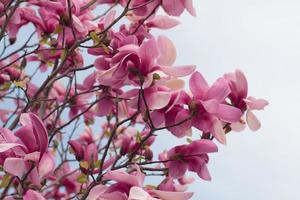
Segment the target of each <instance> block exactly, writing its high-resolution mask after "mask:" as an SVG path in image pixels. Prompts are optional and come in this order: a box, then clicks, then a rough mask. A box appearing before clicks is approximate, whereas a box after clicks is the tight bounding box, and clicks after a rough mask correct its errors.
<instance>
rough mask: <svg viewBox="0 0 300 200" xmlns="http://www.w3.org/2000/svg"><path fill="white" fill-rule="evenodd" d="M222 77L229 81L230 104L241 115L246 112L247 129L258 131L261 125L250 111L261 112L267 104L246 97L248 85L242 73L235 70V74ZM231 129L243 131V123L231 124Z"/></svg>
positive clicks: (262, 100) (263, 101)
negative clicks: (239, 111)
mask: <svg viewBox="0 0 300 200" xmlns="http://www.w3.org/2000/svg"><path fill="white" fill-rule="evenodd" d="M224 77H225V78H226V79H227V80H228V81H229V86H230V88H231V93H230V94H229V99H230V101H231V103H232V104H233V105H234V106H235V107H237V108H239V109H240V110H241V111H242V112H243V113H244V112H246V121H247V124H248V126H249V128H250V129H251V130H253V131H256V130H258V129H259V128H260V126H261V124H260V122H259V120H258V119H257V118H256V116H255V115H254V113H253V112H252V111H253V110H262V109H264V107H265V106H267V105H268V104H269V103H268V102H267V101H266V100H264V99H256V98H254V97H251V96H250V97H248V83H247V79H246V77H245V75H244V74H243V72H242V71H240V70H236V71H235V73H230V74H225V75H224ZM231 128H233V129H234V130H236V131H240V130H243V129H244V128H245V123H243V122H240V121H239V122H236V123H233V124H231Z"/></svg>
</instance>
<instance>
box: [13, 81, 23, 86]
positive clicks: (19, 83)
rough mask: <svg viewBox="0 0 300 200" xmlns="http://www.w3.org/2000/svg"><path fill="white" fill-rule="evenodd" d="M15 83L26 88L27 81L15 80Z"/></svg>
mask: <svg viewBox="0 0 300 200" xmlns="http://www.w3.org/2000/svg"><path fill="white" fill-rule="evenodd" d="M13 83H14V84H15V85H16V86H17V87H18V88H25V86H26V82H25V81H13Z"/></svg>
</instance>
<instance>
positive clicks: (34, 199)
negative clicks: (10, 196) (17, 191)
mask: <svg viewBox="0 0 300 200" xmlns="http://www.w3.org/2000/svg"><path fill="white" fill-rule="evenodd" d="M23 200H46V199H45V198H44V197H43V195H42V194H41V193H39V192H37V191H34V190H31V189H29V190H27V192H26V194H25V195H24V196H23Z"/></svg>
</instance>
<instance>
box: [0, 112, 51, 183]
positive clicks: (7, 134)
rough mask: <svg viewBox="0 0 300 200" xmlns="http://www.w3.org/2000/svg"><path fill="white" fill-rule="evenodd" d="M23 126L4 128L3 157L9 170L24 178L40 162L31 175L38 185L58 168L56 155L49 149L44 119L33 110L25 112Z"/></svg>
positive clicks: (2, 134) (2, 135) (2, 161)
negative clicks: (32, 165)
mask: <svg viewBox="0 0 300 200" xmlns="http://www.w3.org/2000/svg"><path fill="white" fill-rule="evenodd" d="M21 124H22V127H21V128H20V129H19V130H17V131H16V132H15V134H14V133H13V132H11V131H10V130H8V129H6V128H1V130H0V131H1V143H0V160H1V163H2V164H3V168H4V170H5V171H6V172H8V173H10V174H12V175H14V176H17V177H19V178H22V176H23V175H24V174H26V173H27V172H28V171H29V170H30V168H31V164H30V163H31V162H33V163H34V165H36V166H35V167H34V168H33V170H31V172H30V174H29V177H30V179H31V181H32V183H34V184H35V185H37V186H39V185H40V181H41V180H42V179H44V178H47V176H48V175H50V174H51V173H52V171H53V169H54V164H55V163H54V158H53V156H52V155H51V152H50V151H48V134H47V131H46V129H45V127H44V125H43V123H42V122H41V120H40V119H39V118H38V117H37V116H36V115H35V114H33V113H29V114H22V116H21Z"/></svg>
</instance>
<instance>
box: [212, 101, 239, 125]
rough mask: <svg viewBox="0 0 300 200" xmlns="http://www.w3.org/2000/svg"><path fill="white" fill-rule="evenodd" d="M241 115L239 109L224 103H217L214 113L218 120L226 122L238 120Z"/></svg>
mask: <svg viewBox="0 0 300 200" xmlns="http://www.w3.org/2000/svg"><path fill="white" fill-rule="evenodd" d="M242 115H243V113H242V111H241V110H240V109H238V108H235V107H233V106H230V105H226V104H219V107H218V111H217V114H216V116H217V117H218V118H219V119H220V120H222V121H224V122H228V123H234V122H238V121H239V120H240V119H241V116H242Z"/></svg>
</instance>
